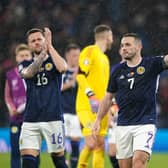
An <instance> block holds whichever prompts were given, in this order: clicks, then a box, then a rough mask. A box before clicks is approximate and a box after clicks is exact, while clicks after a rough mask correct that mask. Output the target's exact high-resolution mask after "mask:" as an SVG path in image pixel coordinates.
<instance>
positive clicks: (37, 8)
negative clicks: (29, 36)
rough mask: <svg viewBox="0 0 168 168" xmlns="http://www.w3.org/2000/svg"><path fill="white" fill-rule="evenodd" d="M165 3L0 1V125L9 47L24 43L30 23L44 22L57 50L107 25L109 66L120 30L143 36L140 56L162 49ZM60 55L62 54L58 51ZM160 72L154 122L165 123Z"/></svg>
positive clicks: (84, 41)
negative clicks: (110, 34) (109, 31)
mask: <svg viewBox="0 0 168 168" xmlns="http://www.w3.org/2000/svg"><path fill="white" fill-rule="evenodd" d="M167 7H168V6H167V3H166V2H165V1H164V0H159V1H158V0H148V1H145V0H141V1H134V0H117V1H115V0H57V1H54V0H50V1H48V0H29V1H26V0H1V1H0V25H1V26H0V126H6V125H8V123H9V121H8V113H7V108H6V107H5V103H4V84H5V72H6V71H7V70H8V69H9V68H11V67H12V62H11V61H10V60H11V57H12V56H13V55H14V48H15V47H16V45H17V44H18V43H20V42H25V38H24V34H25V32H26V31H27V30H28V29H30V28H32V27H44V26H48V27H50V28H51V30H52V31H53V40H54V41H53V43H54V45H55V46H56V47H57V48H58V50H59V52H60V53H63V49H64V48H65V46H66V44H68V43H69V42H76V43H78V44H79V45H80V46H81V47H84V46H85V45H88V44H90V43H92V42H93V37H92V35H93V33H92V30H93V28H94V27H95V25H97V24H100V23H105V24H108V25H110V26H111V27H112V29H113V33H114V44H113V47H112V50H111V51H108V53H107V55H108V56H109V57H110V62H111V65H113V64H114V63H116V62H118V61H119V58H120V57H119V56H118V48H119V46H118V45H119V41H120V38H121V35H122V34H123V33H126V32H128V31H129V32H137V33H139V35H140V36H141V37H142V40H143V44H144V49H143V55H144V56H146V55H149V54H150V55H159V54H165V53H166V52H167V48H168V39H167V36H166V33H167V30H168V22H167V17H168V13H167ZM62 55H63V54H62ZM165 74H166V72H164V74H163V75H161V80H160V87H159V94H158V95H159V104H158V111H159V124H158V126H159V127H168V124H167V122H166V120H167V119H168V108H167V104H168V91H167V90H168V76H167V74H166V75H165Z"/></svg>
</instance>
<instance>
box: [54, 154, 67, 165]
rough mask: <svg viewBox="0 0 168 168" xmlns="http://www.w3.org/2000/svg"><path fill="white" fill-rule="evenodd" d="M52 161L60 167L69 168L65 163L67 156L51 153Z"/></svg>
mask: <svg viewBox="0 0 168 168" xmlns="http://www.w3.org/2000/svg"><path fill="white" fill-rule="evenodd" d="M51 157H52V161H53V163H54V165H55V166H56V167H58V168H68V166H67V165H66V163H65V156H64V155H63V156H56V155H54V154H51Z"/></svg>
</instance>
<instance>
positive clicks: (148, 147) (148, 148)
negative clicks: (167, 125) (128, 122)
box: [133, 124, 156, 155]
mask: <svg viewBox="0 0 168 168" xmlns="http://www.w3.org/2000/svg"><path fill="white" fill-rule="evenodd" d="M155 134H156V127H155V125H153V124H147V125H140V126H138V127H137V128H136V130H134V141H133V152H135V151H137V150H140V151H144V152H147V153H148V154H149V155H150V154H151V153H152V146H153V142H154V139H155Z"/></svg>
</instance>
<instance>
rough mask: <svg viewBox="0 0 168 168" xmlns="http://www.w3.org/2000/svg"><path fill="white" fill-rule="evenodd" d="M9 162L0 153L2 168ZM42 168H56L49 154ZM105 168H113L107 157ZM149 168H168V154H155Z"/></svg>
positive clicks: (45, 157) (42, 158) (43, 157)
mask: <svg viewBox="0 0 168 168" xmlns="http://www.w3.org/2000/svg"><path fill="white" fill-rule="evenodd" d="M9 160H10V159H9V153H0V167H2V168H10V166H9ZM40 168H54V166H53V165H52V161H51V159H50V156H49V154H47V153H42V154H41V166H40ZM88 168H91V165H89V167H88ZM105 168H112V166H111V164H110V161H109V158H108V156H107V155H106V160H105ZM148 168H168V153H153V155H152V157H151V159H150V161H149V163H148Z"/></svg>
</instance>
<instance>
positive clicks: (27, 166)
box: [22, 155, 38, 168]
mask: <svg viewBox="0 0 168 168" xmlns="http://www.w3.org/2000/svg"><path fill="white" fill-rule="evenodd" d="M22 168H38V159H37V157H35V156H33V155H23V156H22Z"/></svg>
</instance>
